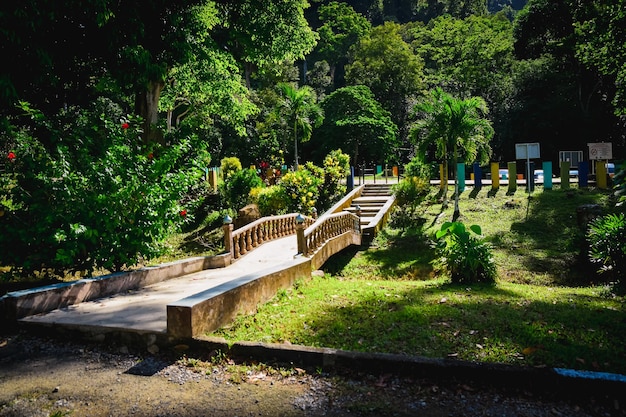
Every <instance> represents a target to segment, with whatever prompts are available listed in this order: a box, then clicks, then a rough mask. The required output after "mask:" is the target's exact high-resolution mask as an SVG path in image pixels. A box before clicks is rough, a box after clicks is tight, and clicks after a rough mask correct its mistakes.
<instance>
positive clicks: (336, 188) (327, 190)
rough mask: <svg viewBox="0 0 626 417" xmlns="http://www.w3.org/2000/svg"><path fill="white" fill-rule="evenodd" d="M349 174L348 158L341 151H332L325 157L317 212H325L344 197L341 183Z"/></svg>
mask: <svg viewBox="0 0 626 417" xmlns="http://www.w3.org/2000/svg"><path fill="white" fill-rule="evenodd" d="M307 167H308V164H307ZM349 173H350V157H349V156H348V155H346V154H345V153H343V152H342V151H341V149H336V150H333V151H331V152H330V153H329V154H328V155H326V157H325V158H324V164H323V183H322V186H321V187H320V196H319V199H318V202H317V205H316V206H317V207H316V208H317V209H318V211H320V212H323V211H326V210H327V209H329V208H330V207H331V206H332V205H333V204H334V203H335V202H336V201H338V200H339V199H340V198H342V197H343V196H344V194H345V193H346V186H345V184H343V183H342V181H343V180H344V179H345V178H346V177H347V176H348V174H349Z"/></svg>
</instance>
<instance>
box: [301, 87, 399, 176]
mask: <svg viewBox="0 0 626 417" xmlns="http://www.w3.org/2000/svg"><path fill="white" fill-rule="evenodd" d="M321 107H322V109H323V110H324V116H325V117H324V122H323V123H322V125H321V126H320V127H319V129H317V130H316V131H315V136H314V139H313V141H312V142H313V143H314V144H315V146H316V151H315V154H317V155H323V154H326V153H328V152H330V151H332V150H334V149H337V148H338V147H339V146H340V145H341V148H342V149H343V150H344V151H346V152H348V153H349V154H350V157H351V162H352V164H353V165H358V164H359V163H363V162H364V161H368V162H371V161H373V160H374V161H381V160H384V161H388V160H390V159H392V158H393V156H394V155H395V154H396V152H397V148H398V140H397V131H398V129H397V127H396V125H395V124H394V123H393V121H392V120H391V115H390V113H389V112H388V111H386V110H385V109H383V107H382V106H381V105H380V103H378V102H377V101H376V99H375V98H374V95H373V93H372V91H371V90H370V89H369V88H368V87H366V86H364V85H357V86H349V87H344V88H340V89H338V90H335V91H334V92H333V93H331V94H330V95H329V96H328V97H326V98H325V99H324V100H323V101H322V102H321Z"/></svg>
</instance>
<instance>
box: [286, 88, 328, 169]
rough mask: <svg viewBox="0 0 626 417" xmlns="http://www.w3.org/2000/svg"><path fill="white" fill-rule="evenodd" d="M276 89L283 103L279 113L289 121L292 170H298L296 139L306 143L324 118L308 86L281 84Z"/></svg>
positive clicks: (313, 93)
mask: <svg viewBox="0 0 626 417" xmlns="http://www.w3.org/2000/svg"><path fill="white" fill-rule="evenodd" d="M278 89H279V91H280V93H281V94H282V97H283V101H282V103H281V108H280V111H281V113H283V114H284V115H285V116H286V118H287V120H288V121H289V126H291V129H292V134H293V143H294V168H295V169H296V170H297V169H298V138H300V139H301V140H302V142H306V141H308V140H309V139H310V138H311V134H312V132H313V127H314V126H319V124H320V123H321V122H322V120H323V118H324V116H323V113H322V110H321V108H320V107H319V106H318V105H317V103H316V96H315V92H314V91H313V89H312V88H311V87H309V86H304V87H301V88H297V87H295V86H294V85H293V84H289V83H281V84H279V85H278Z"/></svg>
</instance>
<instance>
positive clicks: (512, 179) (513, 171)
mask: <svg viewBox="0 0 626 417" xmlns="http://www.w3.org/2000/svg"><path fill="white" fill-rule="evenodd" d="M507 167H508V169H509V192H511V193H514V192H515V190H517V164H516V163H515V162H509V163H508V164H507Z"/></svg>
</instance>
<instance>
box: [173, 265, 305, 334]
mask: <svg viewBox="0 0 626 417" xmlns="http://www.w3.org/2000/svg"><path fill="white" fill-rule="evenodd" d="M310 277H311V260H310V259H308V258H304V257H302V258H298V259H295V260H293V261H289V262H286V263H283V264H280V265H276V266H273V267H271V268H267V269H264V270H262V271H259V272H255V273H252V274H248V275H244V276H242V277H240V278H237V279H235V280H233V281H229V282H226V283H224V284H222V285H219V286H217V287H215V288H211V289H209V290H206V291H202V292H200V293H198V294H194V295H192V296H190V297H187V298H183V299H182V300H179V301H177V302H174V303H171V304H169V305H168V306H167V333H168V335H169V336H170V337H171V338H174V339H188V338H193V337H196V336H202V335H203V334H206V333H210V332H212V331H214V330H217V329H219V328H220V327H222V326H224V325H226V324H228V323H230V322H232V321H233V320H234V319H235V318H236V317H237V316H238V315H239V314H250V313H254V312H256V309H257V306H258V305H259V304H261V303H263V302H265V301H267V300H269V299H270V298H272V297H273V296H274V295H275V294H276V292H278V290H279V289H282V288H289V287H290V286H291V285H293V283H294V282H295V281H296V280H297V279H298V278H310Z"/></svg>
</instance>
